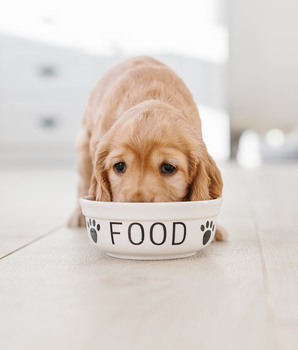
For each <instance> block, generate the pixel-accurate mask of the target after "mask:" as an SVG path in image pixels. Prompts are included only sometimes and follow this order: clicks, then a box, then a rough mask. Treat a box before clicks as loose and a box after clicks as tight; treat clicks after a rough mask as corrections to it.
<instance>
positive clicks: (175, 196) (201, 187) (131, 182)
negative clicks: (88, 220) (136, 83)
mask: <svg viewBox="0 0 298 350" xmlns="http://www.w3.org/2000/svg"><path fill="white" fill-rule="evenodd" d="M221 192H222V180H221V175H220V172H219V170H218V168H217V166H216V165H215V163H214V161H213V159H212V158H211V157H210V155H209V154H208V152H207V149H206V146H205V144H204V142H203V141H202V139H201V138H200V136H198V135H196V134H195V132H194V130H193V128H192V127H191V126H190V125H189V124H188V123H187V122H186V120H185V118H184V117H183V115H182V114H181V113H180V112H179V111H178V110H177V109H175V108H173V107H171V106H169V105H167V104H164V103H161V102H158V101H147V102H144V103H142V104H140V105H138V106H136V107H134V108H132V109H130V110H129V111H128V112H127V113H126V114H125V115H124V116H123V117H122V118H121V119H120V120H119V121H118V122H117V123H115V124H114V126H113V127H112V128H111V129H110V130H109V131H108V132H107V133H106V134H105V135H104V137H103V138H102V139H101V141H100V142H99V144H98V146H97V151H96V156H95V162H94V171H93V176H92V180H91V187H90V194H92V195H93V196H94V198H95V199H96V200H98V201H115V202H172V201H184V200H190V201H194V200H207V199H212V198H217V197H219V196H221Z"/></svg>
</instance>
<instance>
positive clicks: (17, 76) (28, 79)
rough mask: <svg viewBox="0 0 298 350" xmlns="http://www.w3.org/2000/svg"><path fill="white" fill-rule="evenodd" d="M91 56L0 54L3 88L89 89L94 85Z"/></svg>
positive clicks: (44, 52)
mask: <svg viewBox="0 0 298 350" xmlns="http://www.w3.org/2000/svg"><path fill="white" fill-rule="evenodd" d="M93 66H94V60H93V59H92V57H91V56H88V55H84V54H79V53H76V52H71V51H70V50H69V51H42V52H35V53H22V54H10V53H5V52H4V53H1V58H0V79H1V83H0V84H1V86H2V87H4V88H43V87H47V88H77V87H83V88H86V87H87V88H89V89H92V88H93V85H94V78H93V68H94V67H93Z"/></svg>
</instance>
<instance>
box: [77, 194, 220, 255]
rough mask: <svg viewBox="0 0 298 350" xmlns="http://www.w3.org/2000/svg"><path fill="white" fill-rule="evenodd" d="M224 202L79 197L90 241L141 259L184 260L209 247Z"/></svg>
mask: <svg viewBox="0 0 298 350" xmlns="http://www.w3.org/2000/svg"><path fill="white" fill-rule="evenodd" d="M222 201H223V199H222V198H218V199H213V200H208V201H196V202H194V201H193V202H167V203H119V202H98V201H94V200H93V197H92V196H87V197H83V198H80V204H81V207H82V211H83V214H84V215H85V217H86V225H87V232H88V236H89V238H90V240H91V242H92V243H93V244H95V245H96V246H97V247H98V248H100V249H103V250H104V251H105V252H106V253H107V254H108V255H109V256H112V257H115V258H123V259H138V260H162V259H177V258H185V257H188V256H192V255H194V254H195V253H196V252H197V251H198V250H200V249H203V248H205V247H207V246H208V245H209V244H210V243H211V242H212V240H213V237H214V234H215V230H216V220H217V216H218V214H219V212H220V208H221V205H222Z"/></svg>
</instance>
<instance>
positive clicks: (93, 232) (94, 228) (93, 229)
mask: <svg viewBox="0 0 298 350" xmlns="http://www.w3.org/2000/svg"><path fill="white" fill-rule="evenodd" d="M86 223H87V227H88V229H89V232H90V236H91V238H92V240H93V241H94V242H95V243H96V242H97V233H98V232H99V231H100V225H99V224H97V223H96V221H95V220H94V219H93V220H91V219H86Z"/></svg>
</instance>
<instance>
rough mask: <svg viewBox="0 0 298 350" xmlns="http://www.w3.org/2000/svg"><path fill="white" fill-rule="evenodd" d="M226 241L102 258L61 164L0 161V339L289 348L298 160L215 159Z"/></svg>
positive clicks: (296, 303) (3, 343) (15, 345)
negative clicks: (165, 254)
mask: <svg viewBox="0 0 298 350" xmlns="http://www.w3.org/2000/svg"><path fill="white" fill-rule="evenodd" d="M221 170H222V173H223V177H224V182H225V191H224V198H225V202H224V205H223V209H222V213H221V215H220V218H219V222H220V223H221V224H222V225H224V226H225V227H226V229H227V230H228V232H229V241H228V242H225V243H214V244H211V246H210V247H208V248H207V249H206V250H203V251H201V252H199V253H197V254H196V255H195V256H193V257H191V258H186V259H180V260H171V261H149V262H146V261H124V260H119V259H113V258H111V257H108V256H106V255H105V253H104V252H103V251H100V250H97V249H96V248H95V247H93V246H92V245H91V243H90V242H89V240H88V237H87V234H86V232H85V230H84V229H78V230H70V229H68V228H66V227H65V225H64V222H65V220H66V218H67V216H68V215H69V214H70V212H71V210H72V209H73V201H74V198H75V190H74V189H75V186H76V181H77V177H76V174H75V171H74V170H73V169H72V168H67V167H64V168H63V167H56V168H55V167H44V168H37V167H36V168H34V167H31V168H20V169H19V168H9V167H8V168H4V169H1V172H0V193H1V196H0V206H1V220H0V228H1V233H0V255H1V257H2V258H1V260H0V349H2V350H10V349H11V350H18V349H21V350H26V349H28V350H29V349H30V350H35V349H38V350H47V349H51V350H53V349H55V350H60V349H61V350H62V349H63V350H67V349H71V350H79V349H80V350H81V349H82V350H92V349H104V350H105V349H125V350H126V349H127V350H134V349H136V350H147V349H148V350H152V349H156V350H159V349H160V350H167V349H169V350H175V349H179V350H180V349H181V350H182V349H183V350H192V349H195V350H198V349H200V350H204V349H212V350H213V349H214V350H217V349H218V350H225V349H228V350H233V349H235V350H245V349H249V350H258V349H261V350H267V349H268V350H282V349H284V350H292V349H293V350H294V349H295V350H297V349H298V205H297V195H298V164H296V165H294V164H292V165H280V164H278V165H266V166H263V167H262V168H260V169H257V170H243V169H241V168H239V167H238V166H237V165H236V164H234V163H230V164H226V165H224V166H221Z"/></svg>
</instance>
